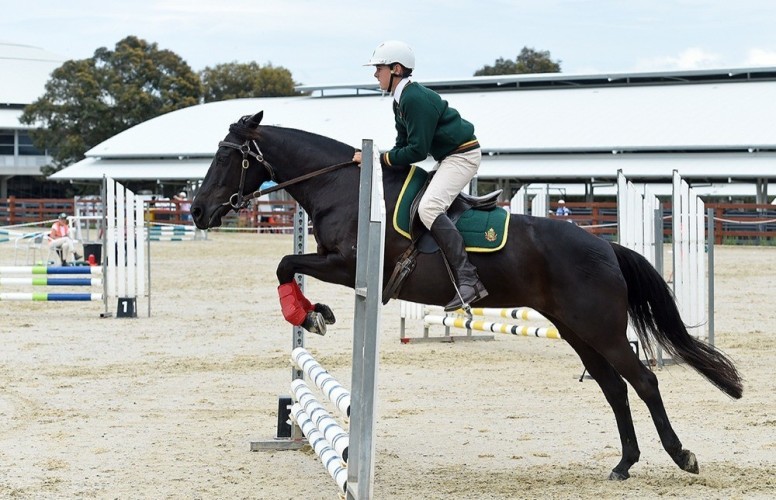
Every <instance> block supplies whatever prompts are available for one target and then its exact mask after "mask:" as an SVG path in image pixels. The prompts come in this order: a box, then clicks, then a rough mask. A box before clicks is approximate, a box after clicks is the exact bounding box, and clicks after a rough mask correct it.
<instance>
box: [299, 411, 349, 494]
mask: <svg viewBox="0 0 776 500" xmlns="http://www.w3.org/2000/svg"><path fill="white" fill-rule="evenodd" d="M291 418H292V419H293V420H294V422H296V425H298V426H299V428H300V429H302V433H303V434H304V435H305V437H306V438H307V440H308V442H309V443H310V446H312V447H313V450H314V451H315V454H316V455H318V458H320V459H321V463H322V464H323V466H324V467H325V468H326V471H327V472H328V473H329V475H330V476H331V477H332V478H333V479H334V481H335V482H336V483H337V487H338V488H339V490H340V492H341V493H342V494H343V495H345V494H346V493H347V489H348V469H347V467H346V466H343V463H342V458H341V457H340V456H339V455H338V454H337V452H336V451H334V449H333V448H332V447H331V446H330V445H329V442H328V441H326V438H325V437H324V436H323V433H321V431H320V430H318V428H317V427H315V425H314V424H313V422H312V420H311V419H310V417H309V415H307V413H305V411H304V409H303V408H302V406H301V405H300V404H299V403H294V404H293V405H292V406H291Z"/></svg>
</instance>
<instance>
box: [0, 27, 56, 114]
mask: <svg viewBox="0 0 776 500" xmlns="http://www.w3.org/2000/svg"><path fill="white" fill-rule="evenodd" d="M63 62H65V58H64V57H61V56H59V55H56V54H54V53H51V52H47V51H45V50H43V49H41V48H39V47H33V46H31V45H19V44H14V43H10V42H6V41H3V40H0V75H3V77H2V78H0V107H8V106H14V107H21V106H24V105H27V104H30V103H31V102H33V101H35V100H36V99H37V98H38V97H40V96H41V95H43V92H44V91H45V86H46V82H47V81H48V80H49V78H50V77H51V72H52V71H54V70H55V69H56V68H58V67H59V66H61V65H62V63H63ZM19 114H20V113H19ZM6 121H7V120H6V119H3V121H2V123H0V126H3V127H5V126H6V123H5V122H6ZM13 128H19V124H18V122H17V123H16V124H13Z"/></svg>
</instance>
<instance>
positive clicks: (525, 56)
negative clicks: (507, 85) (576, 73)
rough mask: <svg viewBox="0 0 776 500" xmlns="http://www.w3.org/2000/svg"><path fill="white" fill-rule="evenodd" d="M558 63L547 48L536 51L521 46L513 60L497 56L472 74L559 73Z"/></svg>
mask: <svg viewBox="0 0 776 500" xmlns="http://www.w3.org/2000/svg"><path fill="white" fill-rule="evenodd" d="M560 63H561V61H559V60H558V61H553V60H552V59H551V56H550V51H549V50H542V51H536V50H534V49H533V48H528V47H523V49H522V50H521V51H520V54H519V55H518V56H517V57H516V58H515V60H514V61H512V60H511V59H504V58H503V57H499V58H498V59H496V62H495V63H494V65H493V66H488V65H485V66H483V67H482V69H479V70H477V71H475V73H474V76H488V75H517V74H525V73H560Z"/></svg>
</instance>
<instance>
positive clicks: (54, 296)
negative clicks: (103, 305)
mask: <svg viewBox="0 0 776 500" xmlns="http://www.w3.org/2000/svg"><path fill="white" fill-rule="evenodd" d="M7 276H10V277H7ZM62 276H65V277H62ZM95 276H96V277H95ZM102 284H103V282H102V267H97V266H2V267H0V285H2V286H15V285H23V286H101V285H102ZM103 297H104V295H103V294H102V293H47V292H4V293H0V301H17V302H63V301H66V302H97V301H102V300H103Z"/></svg>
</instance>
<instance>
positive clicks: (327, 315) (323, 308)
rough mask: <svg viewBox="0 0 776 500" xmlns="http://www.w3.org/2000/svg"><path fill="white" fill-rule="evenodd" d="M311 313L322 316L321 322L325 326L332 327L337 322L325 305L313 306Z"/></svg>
mask: <svg viewBox="0 0 776 500" xmlns="http://www.w3.org/2000/svg"><path fill="white" fill-rule="evenodd" d="M313 311H315V312H317V313H320V314H321V315H323V320H324V321H325V322H326V324H327V325H333V324H334V323H336V322H337V318H335V317H334V313H333V312H332V310H331V307H329V306H327V305H326V304H315V306H313Z"/></svg>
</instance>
